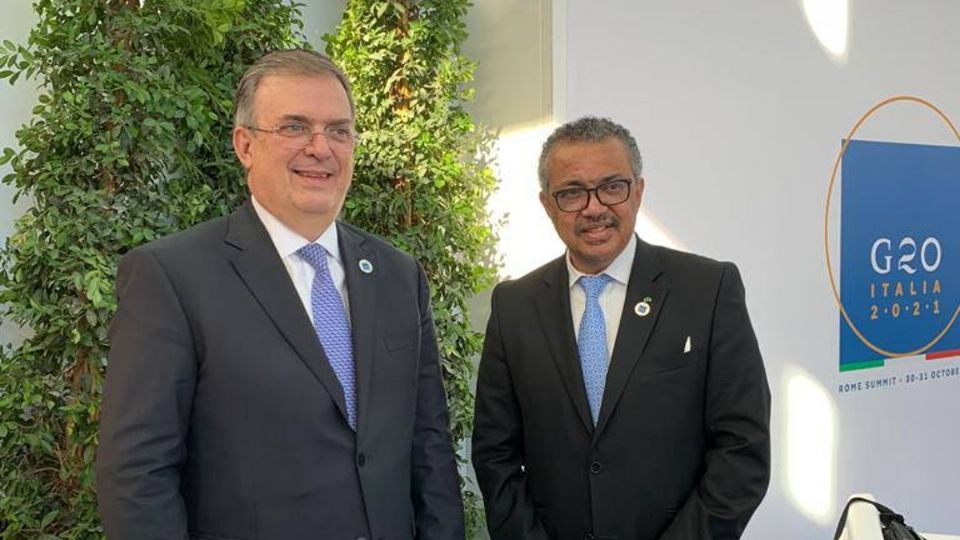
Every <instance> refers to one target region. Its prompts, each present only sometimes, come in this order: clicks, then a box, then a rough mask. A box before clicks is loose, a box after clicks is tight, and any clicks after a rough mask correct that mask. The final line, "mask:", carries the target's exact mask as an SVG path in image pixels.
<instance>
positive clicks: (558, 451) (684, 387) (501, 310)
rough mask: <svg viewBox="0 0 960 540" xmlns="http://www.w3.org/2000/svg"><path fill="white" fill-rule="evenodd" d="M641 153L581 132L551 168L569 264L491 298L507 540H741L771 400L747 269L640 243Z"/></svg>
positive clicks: (488, 447)
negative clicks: (751, 313) (748, 300)
mask: <svg viewBox="0 0 960 540" xmlns="http://www.w3.org/2000/svg"><path fill="white" fill-rule="evenodd" d="M641 173H642V169H641V161H640V152H639V150H638V149H637V143H636V141H635V140H634V138H633V137H632V136H631V135H630V133H629V132H628V131H627V130H626V129H625V128H623V127H622V126H620V125H618V124H616V123H614V122H612V121H610V120H606V119H599V118H592V117H587V118H581V119H579V120H576V121H574V122H571V123H569V124H566V125H564V126H561V127H560V128H559V129H557V130H556V131H555V132H554V133H553V134H552V135H551V136H550V137H549V138H548V139H547V142H546V143H545V144H544V147H543V152H542V154H541V157H540V182H541V193H540V202H541V204H542V205H543V208H544V209H545V210H546V212H547V215H548V216H549V217H550V219H551V220H552V221H553V224H554V227H555V228H556V230H557V234H558V235H559V236H560V238H561V240H563V242H564V244H566V246H567V253H566V255H565V256H562V257H560V258H558V259H556V260H554V261H553V262H550V263H548V264H546V265H545V266H543V267H541V268H539V269H537V270H534V271H533V272H531V273H530V274H527V275H526V276H524V277H522V278H520V279H518V280H516V281H510V282H506V283H502V284H500V285H499V286H498V287H497V288H496V289H495V290H494V293H493V301H492V304H493V307H492V314H491V316H490V321H489V323H488V326H487V335H486V341H485V343H484V350H483V356H482V359H481V362H480V373H479V381H478V385H477V409H476V421H475V427H474V434H473V463H474V467H475V469H476V472H477V479H478V481H479V484H480V489H481V490H482V491H483V496H484V502H485V503H486V511H487V523H488V525H489V529H490V533H491V536H492V537H493V538H494V539H547V538H556V539H571V540H572V539H578V540H579V539H593V538H597V539H601V538H603V539H621V540H627V539H630V540H637V539H640V540H653V539H665V540H666V539H672V540H693V539H720V538H724V539H725V538H738V537H739V536H740V534H741V533H742V531H743V529H744V527H745V526H746V524H747V521H748V520H749V519H750V516H751V515H752V514H753V511H754V510H755V509H756V507H757V505H758V504H760V501H761V499H762V498H763V495H764V493H765V492H766V489H767V483H768V479H769V474H770V446H769V414H770V394H769V390H768V387H767V381H766V375H765V373H764V367H763V362H762V360H761V357H760V351H759V349H758V346H757V340H756V338H755V337H754V333H753V328H752V326H751V324H750V320H749V318H748V316H747V309H746V305H745V303H744V290H743V285H742V283H741V281H740V275H739V273H738V271H737V268H736V267H735V266H734V265H733V264H731V263H720V262H717V261H713V260H710V259H706V258H704V257H698V256H695V255H690V254H687V253H681V252H679V251H674V250H670V249H666V248H662V247H657V246H652V245H649V244H647V243H645V242H643V241H642V240H640V239H639V238H637V236H636V234H635V233H634V225H635V222H636V216H637V211H638V210H639V208H640V199H641V196H642V194H643V189H644V180H643V177H642V175H641Z"/></svg>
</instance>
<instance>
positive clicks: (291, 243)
mask: <svg viewBox="0 0 960 540" xmlns="http://www.w3.org/2000/svg"><path fill="white" fill-rule="evenodd" d="M250 199H251V200H252V201H253V209H254V210H255V211H256V212H257V217H259V218H260V221H261V222H262V223H263V226H264V227H265V228H266V229H267V234H268V235H270V240H272V241H273V245H274V246H275V247H276V248H277V253H279V254H280V258H281V259H286V258H287V257H289V256H290V255H293V254H295V253H296V252H297V251H298V250H299V249H300V248H302V247H303V246H305V245H307V244H310V243H311V242H310V241H309V240H307V239H306V238H304V237H302V236H300V235H299V234H297V233H296V232H294V231H293V230H291V229H290V227H287V226H286V225H284V224H283V222H282V221H280V220H279V219H277V217H276V216H274V215H273V214H271V213H270V212H269V211H268V210H267V209H266V208H264V207H263V206H262V205H261V204H260V203H259V202H258V201H257V198H256V197H254V196H252V195H251V196H250ZM331 225H332V226H330V227H327V230H325V231H323V234H321V235H320V237H319V238H317V239H316V241H314V242H313V243H314V244H319V245H320V246H322V247H323V248H324V249H326V250H327V253H329V254H330V255H332V256H333V258H334V259H336V260H337V262H339V263H340V264H343V261H342V260H341V259H340V242H339V237H338V235H337V226H336V221H334V222H333V223H331Z"/></svg>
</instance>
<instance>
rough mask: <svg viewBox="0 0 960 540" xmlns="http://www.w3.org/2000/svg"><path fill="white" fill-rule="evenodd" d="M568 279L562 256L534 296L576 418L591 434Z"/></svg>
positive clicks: (554, 263)
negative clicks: (571, 312) (572, 317)
mask: <svg viewBox="0 0 960 540" xmlns="http://www.w3.org/2000/svg"><path fill="white" fill-rule="evenodd" d="M569 279H570V278H569V274H568V273H567V265H566V260H565V258H564V257H560V258H559V259H557V260H555V261H554V262H553V263H551V264H550V266H549V267H548V268H547V269H546V272H545V274H544V277H543V289H541V290H539V291H537V293H536V294H535V295H534V296H535V303H536V307H537V314H538V315H539V317H540V328H541V329H542V330H543V335H544V338H545V339H546V340H547V344H548V346H549V348H550V357H551V358H552V359H553V361H554V363H555V364H556V366H557V370H558V371H559V372H560V378H561V379H562V380H563V384H564V386H565V387H566V389H567V395H568V396H569V397H570V400H571V401H572V402H573V408H574V409H576V411H577V416H579V417H580V421H581V422H582V423H583V427H584V428H585V429H586V430H587V432H588V433H589V432H592V431H593V418H592V417H591V416H590V405H589V403H588V402H587V394H586V391H585V390H584V388H583V373H582V372H581V370H580V357H579V355H578V353H577V340H576V335H575V334H574V333H573V320H572V319H571V315H570V287H569Z"/></svg>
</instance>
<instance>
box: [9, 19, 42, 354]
mask: <svg viewBox="0 0 960 540" xmlns="http://www.w3.org/2000/svg"><path fill="white" fill-rule="evenodd" d="M36 21H37V17H36V14H34V13H33V8H32V7H31V3H30V2H9V3H8V4H7V5H5V6H4V15H3V17H0V39H5V40H10V41H13V42H14V43H26V40H27V36H28V35H29V33H30V29H31V28H32V27H33V25H34V24H35V23H36ZM37 94H38V92H37V89H36V84H35V83H34V82H33V81H25V80H19V81H17V84H16V86H10V84H8V83H7V82H6V81H4V82H0V148H7V147H12V148H14V149H17V144H16V143H17V139H16V136H15V133H16V131H17V129H19V127H20V126H21V125H23V123H24V122H26V121H27V120H28V119H29V118H30V110H31V109H33V106H34V103H35V101H36V98H37ZM9 173H10V164H9V163H8V164H6V165H4V166H2V167H0V177H3V176H5V175H7V174H9ZM14 193H16V190H14V189H13V188H12V187H10V186H8V185H6V184H0V242H6V239H7V237H8V236H10V234H11V233H12V232H13V222H14V220H15V219H16V218H17V217H19V216H20V215H22V214H23V212H24V211H26V209H27V208H28V206H29V204H30V201H29V200H28V199H27V198H25V197H22V198H21V199H20V200H19V201H18V202H17V204H13V196H14ZM22 335H23V332H22V331H21V330H20V329H18V328H15V327H14V326H13V324H12V323H9V322H8V321H0V345H3V344H4V343H8V342H11V341H17V340H18V339H20V338H21V336H22Z"/></svg>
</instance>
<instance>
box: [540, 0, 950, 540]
mask: <svg viewBox="0 0 960 540" xmlns="http://www.w3.org/2000/svg"><path fill="white" fill-rule="evenodd" d="M562 3H563V5H564V8H565V18H564V21H565V25H564V29H563V31H562V32H560V35H561V38H562V39H561V40H560V41H559V42H558V47H559V50H558V51H557V54H558V55H559V56H564V57H565V58H566V60H567V61H566V64H565V66H564V67H565V71H566V74H565V77H563V80H562V85H563V88H560V89H559V93H560V95H562V96H564V103H563V105H562V106H561V107H560V109H565V111H566V113H565V114H566V118H571V119H572V118H575V117H578V116H581V115H584V114H597V115H603V116H610V117H613V118H614V119H616V120H618V121H620V122H621V123H623V124H625V125H626V126H628V127H629V128H630V129H631V130H632V131H633V133H634V135H635V136H636V137H637V140H638V142H639V144H640V148H641V151H642V152H643V153H644V157H645V176H646V179H647V187H646V191H645V193H644V197H645V200H644V206H643V210H642V212H644V213H645V214H646V215H647V216H649V217H650V218H652V222H654V223H656V224H658V225H659V226H660V228H661V229H662V232H663V233H664V235H665V237H667V238H670V239H673V240H674V243H676V244H677V245H680V246H682V247H684V248H686V249H689V250H691V251H695V252H699V253H703V254H706V255H709V256H712V257H715V258H720V259H727V260H734V261H736V262H737V263H738V264H739V265H740V268H741V270H742V272H743V277H744V281H745V283H746V286H747V298H748V303H749V308H750V311H751V315H752V318H753V320H754V325H755V327H756V331H757V334H758V336H759V339H760V343H761V348H762V350H763V353H764V357H765V361H766V365H767V368H768V375H769V379H770V383H771V389H772V392H773V395H774V402H773V412H774V421H773V436H774V439H773V452H774V453H773V460H774V470H773V474H774V479H773V481H772V483H771V486H770V492H769V494H768V496H767V498H766V500H765V501H764V503H763V505H762V506H761V507H760V509H759V511H758V512H757V514H756V516H755V518H754V520H753V522H752V524H751V526H750V528H749V529H748V532H747V538H752V539H767V538H789V539H798V540H799V539H809V538H826V537H828V535H829V532H830V531H831V530H832V524H833V523H835V519H836V517H837V514H836V510H837V509H838V507H839V506H840V505H841V503H842V502H843V499H844V498H845V497H846V496H847V495H848V494H849V493H851V492H854V491H872V492H874V494H875V495H876V496H877V497H878V499H880V500H882V501H887V502H888V503H889V504H890V505H891V506H893V507H894V508H896V509H898V510H899V511H901V512H903V513H905V514H906V515H907V517H908V519H909V521H910V522H912V523H914V524H916V525H918V526H919V528H920V529H922V530H932V531H940V532H954V533H957V532H960V512H958V511H957V509H958V505H957V504H956V489H957V486H958V485H960V466H958V464H957V461H956V456H957V455H960V433H958V430H957V428H956V427H955V426H956V424H957V422H956V421H955V418H954V416H955V415H954V414H953V411H955V410H956V409H957V406H958V405H960V397H958V396H960V392H958V390H960V388H958V387H960V379H958V378H954V379H952V380H945V381H938V382H934V383H930V384H926V385H925V386H923V387H918V388H912V389H909V390H907V389H898V390H894V391H885V392H873V393H864V394H863V395H860V396H853V397H847V396H840V395H838V393H837V391H836V383H837V382H838V381H839V380H841V378H840V376H839V374H838V369H837V364H838V345H837V342H838V327H839V322H838V318H839V316H838V313H837V308H836V306H835V305H834V302H833V298H832V295H831V292H830V288H829V284H828V281H827V277H826V271H825V265H824V256H823V208H824V202H825V197H826V190H827V183H828V180H829V176H830V172H831V168H832V166H833V163H834V159H835V157H836V154H837V152H838V150H839V145H840V140H841V138H842V137H844V136H845V135H846V134H847V132H848V130H849V129H850V128H851V127H852V126H853V124H854V123H855V122H856V121H857V119H858V118H859V117H860V115H861V114H863V113H864V112H866V111H867V109H869V108H870V107H871V106H872V105H873V104H874V103H876V102H878V101H879V100H881V99H883V98H885V97H888V96H891V95H895V94H901V93H907V94H914V95H919V96H922V97H925V98H927V99H929V100H931V101H933V102H934V103H936V104H938V105H939V106H940V107H941V108H943V109H944V110H945V112H946V113H947V114H948V115H950V116H951V117H952V118H953V120H954V122H957V121H960V100H958V96H960V62H958V61H957V59H956V55H957V52H958V51H960V34H958V33H957V32H956V24H957V21H960V4H958V3H956V2H953V1H950V0H925V1H921V2H909V3H905V2H901V1H898V0H872V1H866V0H852V1H850V2H849V11H848V15H849V25H848V26H847V27H846V28H847V30H848V34H847V40H846V44H847V48H846V51H845V52H840V53H839V54H833V53H831V52H829V50H828V49H827V48H826V47H825V46H824V45H822V44H821V42H820V41H819V40H818V39H817V37H816V35H815V33H814V32H813V30H812V28H811V25H810V24H809V23H808V19H807V13H806V12H805V9H804V8H805V6H806V7H808V8H812V7H815V5H821V6H823V5H825V6H827V8H826V9H827V10H828V11H829V10H830V9H835V8H838V7H843V6H846V5H848V2H847V1H846V0H835V1H833V2H829V1H827V2H817V1H813V0H808V1H804V2H801V1H796V0H795V1H792V2H768V1H763V0H739V1H735V2H703V1H695V0H676V1H673V2H650V1H646V2H637V1H635V0H607V1H604V2H594V1H589V0H564V1H563V2H562ZM838 28H839V29H841V30H842V29H843V28H844V25H839V27H838ZM842 42H843V41H842V40H841V43H842ZM858 138H874V139H881V140H892V141H902V142H924V143H937V144H950V145H957V144H958V141H957V140H956V139H955V138H953V137H952V135H949V132H948V131H947V130H946V129H945V128H944V127H943V125H942V124H941V123H939V120H937V119H936V117H934V116H932V115H929V114H927V113H925V112H924V111H922V110H921V111H919V112H918V111H917V110H913V109H910V108H909V107H904V108H898V109H896V110H892V111H890V113H889V114H886V113H885V114H884V115H881V117H880V118H879V119H878V120H877V121H875V122H871V123H870V124H869V125H868V126H867V127H866V131H864V132H861V133H860V134H858ZM837 197H838V195H837V194H836V193H834V199H833V201H834V206H833V208H834V209H836V208H837V207H838V206H839V199H838V198H837ZM837 217H838V215H837V214H834V215H833V216H832V220H833V221H832V224H833V225H832V226H833V227H834V229H833V231H836V228H837V227H838V221H837ZM831 236H832V237H833V238H834V241H835V240H836V238H837V236H836V234H834V233H833V232H832V233H831ZM834 246H835V243H834ZM834 261H836V259H834ZM953 331H954V332H956V331H960V329H956V328H955V329H954V330H953ZM952 362H953V364H952V365H957V363H958V362H957V360H953V361H952ZM791 392H794V394H792V395H793V396H799V397H798V398H797V400H796V401H793V400H791V399H790V396H791ZM811 414H812V415H813V416H811ZM788 419H789V422H788ZM804 443H807V444H804ZM811 443H812V444H811Z"/></svg>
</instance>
